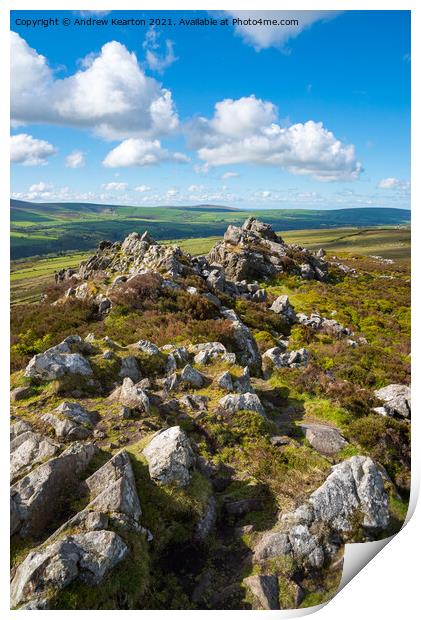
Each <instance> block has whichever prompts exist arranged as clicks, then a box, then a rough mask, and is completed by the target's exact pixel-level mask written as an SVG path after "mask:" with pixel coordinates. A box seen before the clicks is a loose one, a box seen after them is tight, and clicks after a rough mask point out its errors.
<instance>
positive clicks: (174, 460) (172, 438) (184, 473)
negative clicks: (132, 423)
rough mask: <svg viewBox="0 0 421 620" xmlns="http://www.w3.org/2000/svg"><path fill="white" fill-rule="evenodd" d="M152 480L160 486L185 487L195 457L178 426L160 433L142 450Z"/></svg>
mask: <svg viewBox="0 0 421 620" xmlns="http://www.w3.org/2000/svg"><path fill="white" fill-rule="evenodd" d="M143 454H144V456H145V457H146V460H147V461H148V466H149V474H150V477H151V478H152V480H155V481H156V482H160V483H161V484H171V483H174V484H176V485H178V486H187V485H188V484H189V482H190V475H191V470H192V468H193V466H194V464H195V455H194V452H193V450H192V447H191V444H190V441H189V439H188V437H187V435H186V434H185V433H184V431H182V430H181V428H180V427H179V426H172V427H171V428H167V429H166V430H163V431H160V432H159V433H158V434H156V435H155V436H154V438H153V439H152V441H151V442H150V443H149V444H148V445H147V446H146V448H145V449H144V450H143Z"/></svg>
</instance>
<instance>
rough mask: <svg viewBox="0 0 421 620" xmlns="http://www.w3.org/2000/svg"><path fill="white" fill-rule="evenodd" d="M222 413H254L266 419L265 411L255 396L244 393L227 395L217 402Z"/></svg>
mask: <svg viewBox="0 0 421 620" xmlns="http://www.w3.org/2000/svg"><path fill="white" fill-rule="evenodd" d="M219 406H220V408H221V409H222V411H226V412H227V413H236V412H237V411H255V412H256V413H259V414H260V415H261V416H263V417H266V414H265V410H264V408H263V405H262V403H261V402H260V399H259V397H258V396H257V394H252V393H251V392H246V393H245V394H227V396H224V397H223V398H221V400H220V401H219Z"/></svg>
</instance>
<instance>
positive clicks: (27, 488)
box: [10, 443, 97, 536]
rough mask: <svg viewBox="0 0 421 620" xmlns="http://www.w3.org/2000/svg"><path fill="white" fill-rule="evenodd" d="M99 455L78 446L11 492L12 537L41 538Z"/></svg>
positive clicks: (35, 471)
mask: <svg viewBox="0 0 421 620" xmlns="http://www.w3.org/2000/svg"><path fill="white" fill-rule="evenodd" d="M96 451H97V450H96V448H95V446H94V445H92V444H82V443H74V444H72V445H71V446H70V447H69V448H67V450H65V451H64V452H63V453H62V454H60V455H59V456H57V457H54V458H52V459H50V460H49V461H47V462H46V463H42V464H41V465H38V467H36V468H35V469H33V470H32V471H31V472H30V473H29V474H27V475H26V476H24V477H23V478H21V479H20V480H19V481H18V482H16V483H15V484H14V485H13V486H12V487H11V489H10V503H11V524H10V527H11V534H14V533H16V532H19V534H20V535H21V536H37V535H39V534H40V533H41V532H42V531H43V530H44V529H45V527H46V526H47V525H48V524H49V523H50V522H51V520H52V519H53V517H54V516H55V513H56V510H57V508H59V506H60V505H61V503H62V497H63V494H66V495H67V494H68V492H69V487H71V486H73V485H75V484H76V483H77V481H78V476H79V475H80V474H81V473H82V472H83V471H84V470H85V469H86V467H87V465H88V464H89V462H90V460H91V458H92V457H93V455H94V454H95V453H96Z"/></svg>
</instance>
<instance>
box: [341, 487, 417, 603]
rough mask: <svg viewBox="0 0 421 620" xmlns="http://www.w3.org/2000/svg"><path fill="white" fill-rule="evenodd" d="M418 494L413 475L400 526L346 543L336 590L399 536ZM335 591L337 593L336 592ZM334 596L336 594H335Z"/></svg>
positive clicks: (408, 518) (413, 509) (411, 513)
mask: <svg viewBox="0 0 421 620" xmlns="http://www.w3.org/2000/svg"><path fill="white" fill-rule="evenodd" d="M418 496H419V479H418V476H415V475H413V477H412V481H411V493H410V498H409V505H408V511H407V513H406V517H405V522H404V524H403V526H402V528H401V529H400V530H399V532H397V533H396V534H393V536H389V537H387V538H383V539H382V540H375V541H372V542H363V543H348V544H346V545H345V549H344V559H343V569H342V578H341V582H340V584H339V588H338V592H340V591H341V590H342V588H344V587H345V586H346V585H347V584H348V583H349V582H350V581H351V580H352V579H353V578H354V577H355V576H356V575H357V574H358V573H359V572H360V571H361V570H362V569H363V568H364V566H366V565H367V564H368V563H369V562H371V560H372V559H373V558H374V557H375V556H376V555H377V554H378V553H380V551H381V550H382V549H384V547H386V545H387V544H388V543H389V542H390V541H391V540H393V538H395V536H400V535H401V532H402V531H403V530H404V529H405V526H406V524H407V523H408V522H409V520H410V519H411V517H412V515H413V514H414V511H415V507H416V506H417V504H418ZM338 592H337V593H338ZM335 596H336V595H335Z"/></svg>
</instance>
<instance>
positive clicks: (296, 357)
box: [262, 347, 309, 368]
mask: <svg viewBox="0 0 421 620" xmlns="http://www.w3.org/2000/svg"><path fill="white" fill-rule="evenodd" d="M262 359H263V366H264V368H267V367H270V366H274V367H275V368H300V367H305V366H307V364H308V360H309V352H308V351H307V349H304V348H303V349H298V350H297V351H285V350H284V349H283V348H282V347H273V348H272V349H268V351H265V353H264V354H263V356H262Z"/></svg>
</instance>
